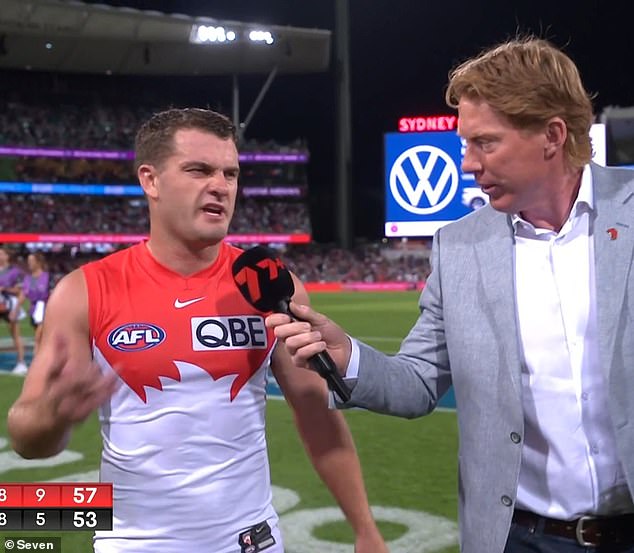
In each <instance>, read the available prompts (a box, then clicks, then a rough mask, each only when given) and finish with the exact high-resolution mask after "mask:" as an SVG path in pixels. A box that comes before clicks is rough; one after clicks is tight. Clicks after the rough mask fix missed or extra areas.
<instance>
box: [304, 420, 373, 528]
mask: <svg viewBox="0 0 634 553" xmlns="http://www.w3.org/2000/svg"><path fill="white" fill-rule="evenodd" d="M328 415H333V416H336V418H335V420H332V418H331V417H330V416H328V417H326V418H327V419H329V420H327V421H325V420H324V419H323V418H322V420H321V424H319V425H318V426H317V429H315V427H314V426H313V427H311V428H310V430H308V431H307V432H305V431H303V430H301V434H302V438H303V440H304V445H305V447H306V450H307V452H308V455H309V457H310V460H311V462H312V464H313V466H314V467H315V470H316V471H317V473H318V474H319V476H320V478H321V479H322V480H323V482H324V483H325V484H326V486H327V487H328V489H329V490H330V493H331V494H332V495H333V497H334V498H335V500H336V501H337V503H338V504H339V506H340V507H341V510H342V511H343V513H344V514H345V516H346V518H347V520H348V522H349V524H350V525H351V526H352V528H353V530H354V532H355V534H356V535H357V536H359V535H363V534H364V533H368V532H376V525H375V523H374V519H373V517H372V513H371V511H370V507H369V504H368V498H367V495H366V492H365V486H364V483H363V477H362V473H361V466H360V464H359V458H358V456H357V452H356V448H355V447H354V443H353V441H352V437H351V435H350V432H349V430H348V428H347V425H346V424H345V421H344V420H343V418H342V415H341V413H335V412H330V413H328ZM337 415H338V416H337ZM338 419H340V420H338ZM300 428H301V427H300Z"/></svg>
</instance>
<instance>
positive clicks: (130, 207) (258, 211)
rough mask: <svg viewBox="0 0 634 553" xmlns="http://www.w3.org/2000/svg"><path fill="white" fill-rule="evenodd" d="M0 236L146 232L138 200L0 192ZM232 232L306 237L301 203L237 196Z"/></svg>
mask: <svg viewBox="0 0 634 553" xmlns="http://www.w3.org/2000/svg"><path fill="white" fill-rule="evenodd" d="M0 214H1V217H0V232H25V233H29V232H34V233H54V234H74V233H85V234H98V233H106V234H144V233H147V232H148V229H149V219H148V216H147V205H146V200H145V198H144V197H142V196H133V197H121V196H86V195H49V194H2V193H0ZM230 232H231V233H234V234H246V233H248V234H253V233H256V234H271V233H274V234H275V233H277V234H294V233H310V232H311V227H310V219H309V215H308V209H307V206H306V204H305V203H304V202H301V201H276V200H268V199H263V198H240V199H239V200H238V207H237V209H236V215H235V217H234V219H233V221H232V223H231V227H230Z"/></svg>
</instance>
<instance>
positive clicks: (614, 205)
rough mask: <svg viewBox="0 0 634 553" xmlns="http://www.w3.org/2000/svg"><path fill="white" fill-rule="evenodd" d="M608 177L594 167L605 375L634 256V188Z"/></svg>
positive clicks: (596, 268) (598, 291) (600, 331)
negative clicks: (633, 256)
mask: <svg viewBox="0 0 634 553" xmlns="http://www.w3.org/2000/svg"><path fill="white" fill-rule="evenodd" d="M633 176H634V173H633ZM608 177H609V174H605V173H603V171H602V170H601V168H598V167H596V166H593V168H592V178H593V189H594V197H595V206H596V218H595V220H594V224H593V234H594V258H595V278H596V298H597V319H598V321H597V322H598V328H599V351H600V359H601V365H602V367H603V368H604V370H605V372H606V375H607V374H608V372H609V369H610V367H611V366H612V356H613V352H614V339H615V337H616V335H617V333H618V331H619V318H620V317H621V311H622V306H623V302H624V301H625V293H626V289H627V279H628V276H629V275H630V273H629V271H630V267H631V265H632V255H633V254H634V228H633V225H634V216H633V215H634V211H633V210H634V186H633V185H632V182H629V183H628V182H623V181H615V180H614V179H608Z"/></svg>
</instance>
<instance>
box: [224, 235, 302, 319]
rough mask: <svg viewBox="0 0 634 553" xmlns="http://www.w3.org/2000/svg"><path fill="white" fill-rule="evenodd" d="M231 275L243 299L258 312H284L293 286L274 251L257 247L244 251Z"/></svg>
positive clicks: (234, 264) (288, 274)
mask: <svg viewBox="0 0 634 553" xmlns="http://www.w3.org/2000/svg"><path fill="white" fill-rule="evenodd" d="M232 273H233V279H234V280H235V282H236V285H237V287H238V289H239V290H240V292H241V293H242V295H243V296H244V298H245V299H246V300H247V301H248V302H249V303H250V304H251V305H253V307H255V308H256V309H257V310H259V311H265V312H266V311H282V312H285V311H286V310H287V308H288V302H289V300H290V298H291V296H292V295H293V293H294V292H295V286H294V284H293V279H292V278H291V273H290V272H289V270H288V269H287V268H286V266H285V265H284V263H282V260H281V259H280V258H279V257H277V255H276V254H275V252H274V251H273V250H271V249H270V248H266V247H264V246H256V247H254V248H251V249H249V250H246V251H244V252H243V253H242V254H240V256H239V257H238V258H237V259H236V260H235V261H234V262H233V267H232Z"/></svg>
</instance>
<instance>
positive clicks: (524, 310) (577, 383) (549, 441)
mask: <svg viewBox="0 0 634 553" xmlns="http://www.w3.org/2000/svg"><path fill="white" fill-rule="evenodd" d="M593 208H594V204H593V193H592V176H591V173H590V170H589V167H586V169H585V170H584V172H583V177H582V181H581V186H580V189H579V194H578V196H577V199H576V201H575V203H574V205H573V207H572V210H571V212H570V216H569V217H568V220H567V221H566V223H565V224H564V226H563V227H562V229H561V231H560V232H559V233H556V232H553V231H550V230H544V229H538V228H535V227H534V226H533V225H531V224H530V223H528V222H526V221H524V220H522V219H521V218H520V217H519V216H513V224H514V228H515V284H516V295H517V318H518V327H519V333H520V343H521V348H522V352H521V353H522V359H523V361H522V395H523V400H522V401H523V408H524V421H525V436H524V445H523V449H522V465H521V470H520V478H519V487H518V493H517V503H516V504H517V507H518V508H522V509H527V510H530V511H533V512H535V513H538V514H541V515H544V516H549V517H553V518H558V519H574V518H578V517H579V516H581V515H584V514H614V513H618V512H631V511H634V507H633V505H632V500H631V498H630V494H629V491H628V487H627V483H626V481H625V475H624V473H623V468H622V466H621V463H620V461H619V459H618V455H617V450H616V442H615V437H614V432H613V430H612V425H611V421H610V415H609V413H608V397H607V385H606V381H605V378H604V374H603V370H602V367H601V365H600V362H599V350H598V347H599V346H598V332H597V305H596V292H595V270H594V240H593V233H592V219H593Z"/></svg>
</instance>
